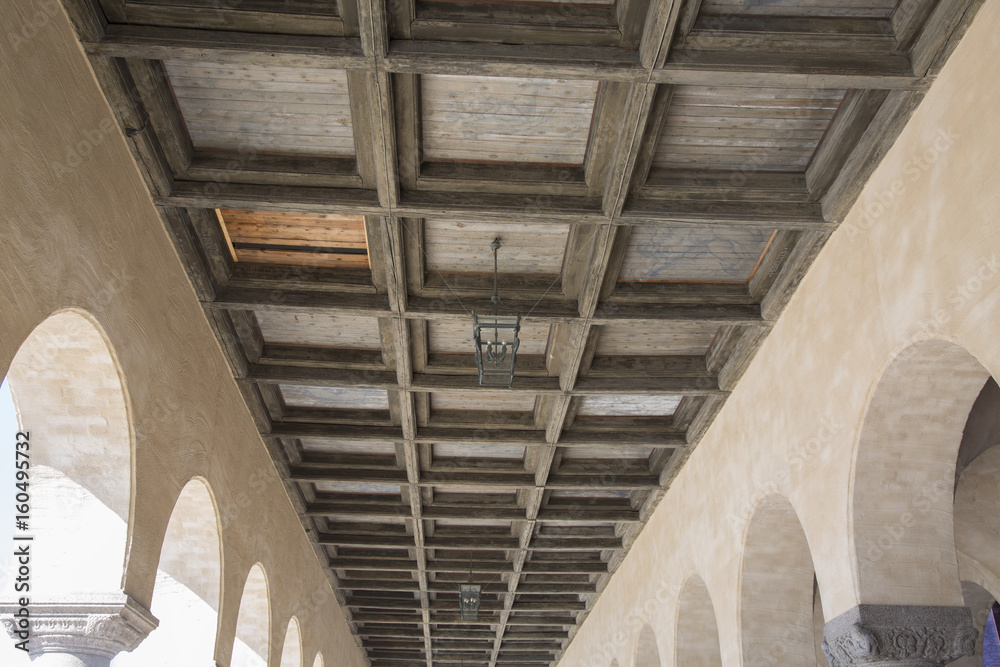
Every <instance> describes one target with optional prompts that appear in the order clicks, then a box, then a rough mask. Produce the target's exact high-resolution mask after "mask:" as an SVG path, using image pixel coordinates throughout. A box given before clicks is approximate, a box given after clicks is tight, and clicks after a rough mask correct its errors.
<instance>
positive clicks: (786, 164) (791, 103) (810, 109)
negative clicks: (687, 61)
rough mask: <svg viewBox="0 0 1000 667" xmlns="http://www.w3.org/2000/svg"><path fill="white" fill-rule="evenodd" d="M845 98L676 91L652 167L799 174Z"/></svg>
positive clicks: (837, 93)
mask: <svg viewBox="0 0 1000 667" xmlns="http://www.w3.org/2000/svg"><path fill="white" fill-rule="evenodd" d="M846 92H847V91H844V90H824V89H805V88H803V89H799V88H741V87H740V88H737V87H709V86H678V87H677V89H676V91H675V93H674V95H673V97H672V98H671V102H670V110H669V113H668V114H667V118H666V121H665V123H664V125H663V131H662V132H661V134H660V139H659V142H658V143H657V146H656V153H655V155H654V157H653V164H654V165H655V166H657V167H663V168H668V169H670V168H680V167H689V168H699V169H719V170H735V171H743V172H744V173H753V172H756V171H789V172H803V171H805V168H806V166H807V165H808V164H809V159H810V158H811V157H812V154H813V152H814V151H815V150H816V147H817V145H818V144H819V141H820V139H822V138H823V135H824V133H825V132H826V130H827V128H828V127H829V125H830V121H831V120H833V117H834V114H835V113H836V111H837V109H838V107H839V106H840V103H841V101H842V100H843V99H844V95H845V94H846Z"/></svg>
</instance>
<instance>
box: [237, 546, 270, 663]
mask: <svg viewBox="0 0 1000 667" xmlns="http://www.w3.org/2000/svg"><path fill="white" fill-rule="evenodd" d="M270 637H271V601H270V596H269V595H268V584H267V575H265V574H264V568H263V567H262V566H261V565H260V563H257V564H255V565H254V566H253V567H251V568H250V572H249V573H248V574H247V579H246V584H244V586H243V597H242V598H240V610H239V615H238V616H237V617H236V641H235V644H234V646H233V659H232V662H231V667H265V665H267V657H268V655H269V654H268V651H269V649H270Z"/></svg>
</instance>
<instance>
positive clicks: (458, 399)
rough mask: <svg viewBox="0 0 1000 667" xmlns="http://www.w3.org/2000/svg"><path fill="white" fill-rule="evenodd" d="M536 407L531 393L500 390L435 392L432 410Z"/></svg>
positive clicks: (508, 409) (513, 409)
mask: <svg viewBox="0 0 1000 667" xmlns="http://www.w3.org/2000/svg"><path fill="white" fill-rule="evenodd" d="M534 409H535V397H534V396H532V395H531V394H514V393H511V392H505V391H503V390H498V391H474V392H468V393H462V392H437V391H436V392H433V393H432V394H431V411H432V412H433V411H434V410H477V411H479V410H481V411H495V412H531V411H532V410H534Z"/></svg>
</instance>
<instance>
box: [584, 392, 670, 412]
mask: <svg viewBox="0 0 1000 667" xmlns="http://www.w3.org/2000/svg"><path fill="white" fill-rule="evenodd" d="M682 398H684V397H683V396H584V397H583V398H582V399H580V409H579V410H578V411H577V414H578V415H581V416H590V417H596V416H602V417H658V416H666V417H669V416H670V415H672V414H674V411H675V410H676V409H677V406H678V405H679V404H680V402H681V399H682Z"/></svg>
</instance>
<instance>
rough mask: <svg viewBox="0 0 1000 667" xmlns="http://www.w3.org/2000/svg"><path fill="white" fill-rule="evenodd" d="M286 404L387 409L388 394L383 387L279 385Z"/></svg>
mask: <svg viewBox="0 0 1000 667" xmlns="http://www.w3.org/2000/svg"><path fill="white" fill-rule="evenodd" d="M279 387H280V388H281V395H282V397H284V399H285V403H287V404H288V405H294V406H299V407H309V408H339V409H351V410H388V409H389V395H388V392H386V390H385V389H346V388H342V387H304V386H301V385H288V384H283V385H279Z"/></svg>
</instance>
